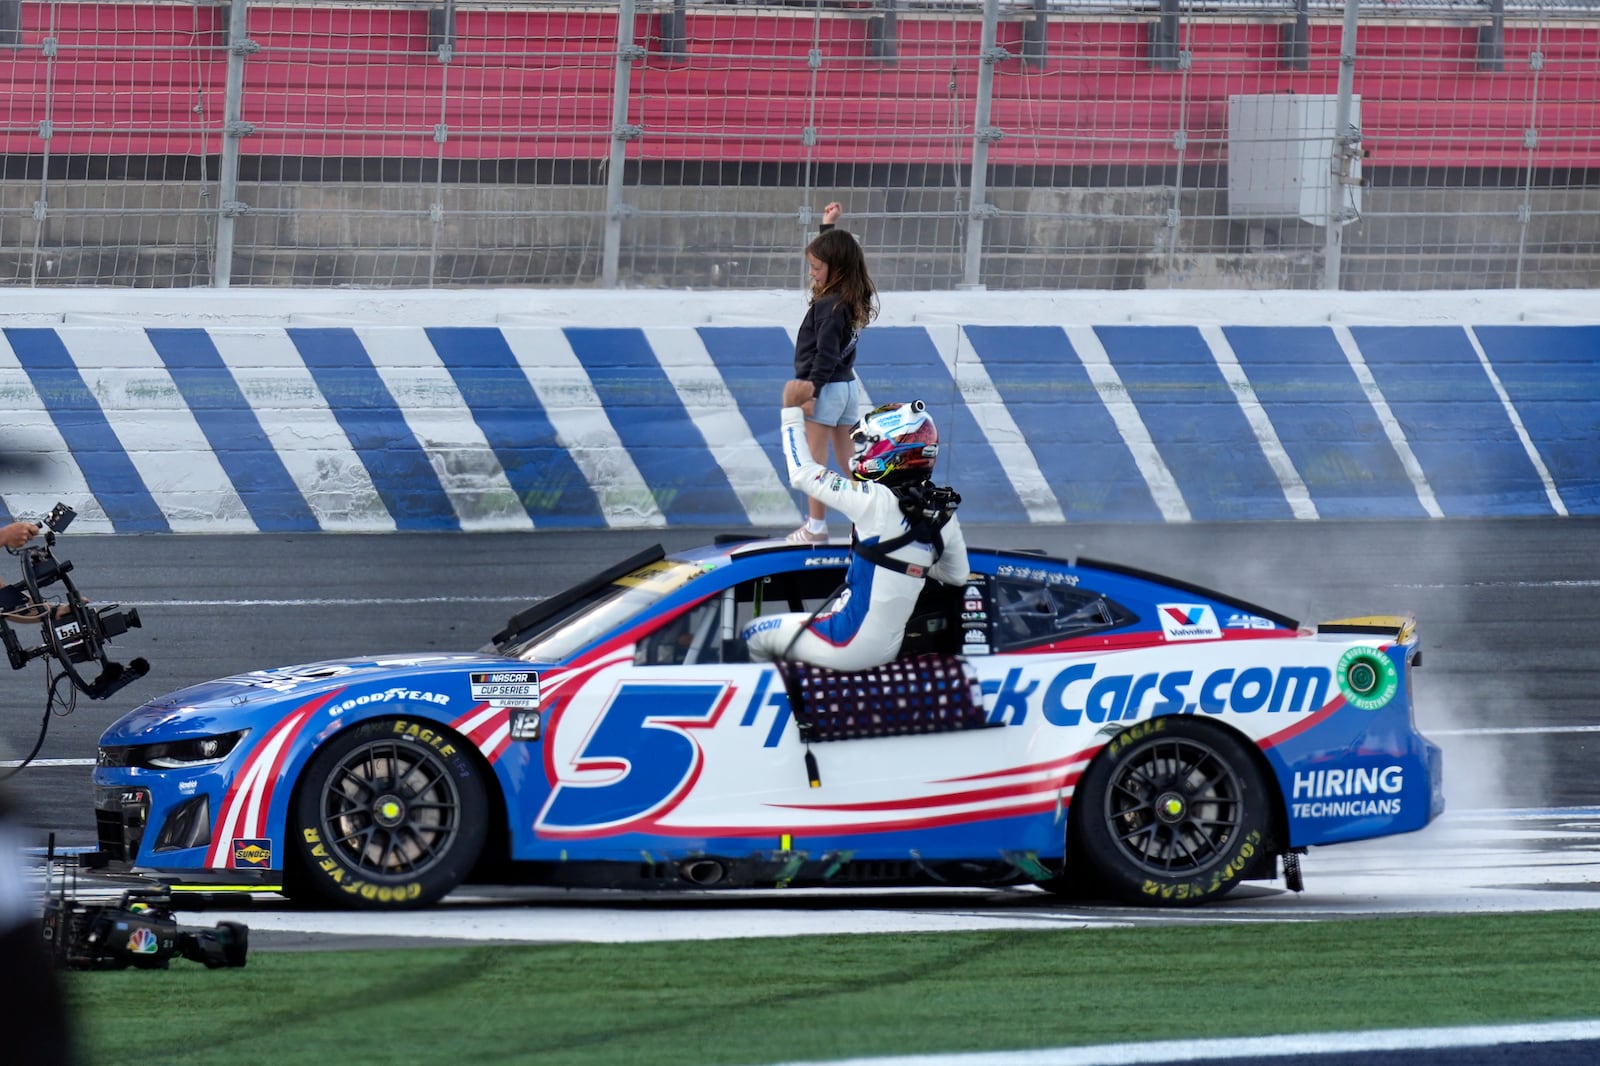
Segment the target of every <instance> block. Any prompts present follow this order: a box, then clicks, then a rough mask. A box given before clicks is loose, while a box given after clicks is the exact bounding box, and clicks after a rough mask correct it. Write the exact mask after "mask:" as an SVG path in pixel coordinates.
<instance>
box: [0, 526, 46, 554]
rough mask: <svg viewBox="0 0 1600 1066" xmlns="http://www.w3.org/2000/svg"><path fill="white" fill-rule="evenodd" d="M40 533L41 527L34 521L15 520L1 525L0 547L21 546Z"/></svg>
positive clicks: (14, 547) (13, 547)
mask: <svg viewBox="0 0 1600 1066" xmlns="http://www.w3.org/2000/svg"><path fill="white" fill-rule="evenodd" d="M38 535H39V527H38V526H36V525H34V524H33V523H32V522H13V523H11V524H10V525H9V526H0V547H6V548H12V549H16V548H20V547H22V546H23V545H24V544H26V543H28V541H30V540H32V539H33V538H34V537H37V536H38Z"/></svg>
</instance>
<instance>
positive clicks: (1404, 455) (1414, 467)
mask: <svg viewBox="0 0 1600 1066" xmlns="http://www.w3.org/2000/svg"><path fill="white" fill-rule="evenodd" d="M1333 336H1334V339H1335V340H1337V341H1338V342H1339V347H1340V348H1341V349H1343V350H1344V357H1345V359H1346V360H1348V361H1349V363H1350V369H1351V370H1354V371H1355V374H1356V380H1357V381H1359V382H1361V388H1362V389H1363V390H1364V391H1365V392H1366V394H1367V402H1368V403H1370V404H1371V405H1372V409H1373V410H1374V411H1375V412H1377V415H1378V422H1379V423H1380V424H1381V425H1382V426H1383V432H1384V434H1385V435H1387V436H1388V438H1389V446H1390V447H1392V448H1393V449H1394V453H1395V454H1396V455H1398V456H1399V457H1400V465H1401V466H1402V467H1404V468H1405V472H1406V474H1407V476H1409V477H1410V478H1411V484H1412V487H1413V488H1415V489H1416V492H1417V499H1418V500H1420V501H1421V502H1422V509H1423V510H1424V511H1427V512H1428V517H1430V518H1443V517H1444V510H1443V509H1442V508H1441V507H1440V506H1439V501H1438V499H1437V498H1436V497H1435V496H1434V494H1433V486H1432V485H1429V484H1428V475H1427V474H1425V473H1423V471H1422V464H1421V463H1419V462H1418V461H1417V456H1416V453H1415V452H1413V451H1412V450H1411V442H1410V441H1408V440H1406V434H1405V431H1404V430H1403V429H1401V428H1400V420H1399V419H1397V418H1395V416H1394V412H1393V411H1392V410H1390V409H1389V401H1388V400H1386V399H1384V396H1383V390H1382V389H1380V388H1378V382H1377V379H1376V378H1374V377H1373V376H1372V371H1371V369H1369V368H1368V367H1367V360H1366V357H1365V356H1363V355H1362V354H1361V349H1360V348H1358V347H1356V339H1355V337H1353V336H1351V334H1350V327H1349V326H1334V327H1333Z"/></svg>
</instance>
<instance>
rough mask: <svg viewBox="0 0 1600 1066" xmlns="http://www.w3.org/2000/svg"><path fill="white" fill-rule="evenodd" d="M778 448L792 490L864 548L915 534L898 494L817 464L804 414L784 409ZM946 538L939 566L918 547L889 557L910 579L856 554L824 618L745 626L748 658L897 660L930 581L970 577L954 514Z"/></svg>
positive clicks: (826, 662) (783, 617)
mask: <svg viewBox="0 0 1600 1066" xmlns="http://www.w3.org/2000/svg"><path fill="white" fill-rule="evenodd" d="M780 443H781V444H782V447H783V456H784V460H785V461H786V462H787V464H788V466H789V484H790V485H792V486H794V487H795V488H796V489H799V490H800V491H801V492H804V493H805V494H806V495H808V496H810V497H812V498H813V499H818V500H821V501H822V502H823V503H824V504H826V505H827V506H829V507H831V508H833V509H834V510H837V511H839V512H840V513H841V514H843V515H845V516H846V517H847V518H849V519H850V521H851V522H853V523H854V524H855V536H856V539H857V540H858V541H860V542H861V543H862V544H863V545H867V546H871V545H875V544H878V543H880V542H884V541H888V540H891V539H892V538H894V537H897V536H899V535H901V534H902V533H904V532H906V530H907V529H909V528H910V526H909V524H908V522H907V520H906V518H905V516H904V515H903V514H902V513H901V510H900V501H899V498H898V497H897V496H896V495H895V493H894V490H893V489H890V488H888V487H887V486H884V485H879V484H876V483H874V482H871V481H855V480H852V479H849V478H846V477H844V476H843V475H841V474H838V473H835V472H833V471H831V470H829V469H828V468H827V467H825V466H822V465H821V464H820V463H818V462H817V461H816V460H814V459H813V458H811V449H810V448H809V447H808V446H807V444H806V429H805V415H804V414H803V413H802V411H801V410H800V408H798V407H785V408H784V409H783V427H782V430H781V433H780ZM941 535H942V537H943V540H944V553H943V554H942V555H940V556H939V558H938V559H937V560H935V559H934V557H933V545H932V544H927V543H922V542H919V541H912V542H911V543H909V544H905V545H903V546H901V547H899V548H896V549H895V550H893V551H892V552H890V553H889V558H891V559H895V560H898V561H900V562H903V563H907V564H910V565H911V572H910V573H904V574H902V573H900V572H899V571H897V570H891V569H889V568H887V567H883V566H878V565H876V564H874V563H872V562H870V561H869V560H867V559H865V558H863V557H862V556H861V555H860V554H859V553H857V552H851V554H850V564H849V569H848V570H847V571H846V572H845V588H844V591H843V592H841V593H840V594H839V595H838V596H837V597H836V598H835V599H834V600H833V602H832V603H830V604H828V605H826V606H825V607H824V608H823V610H822V612H821V613H818V614H816V615H812V614H810V613H797V614H774V615H766V616H763V617H761V618H757V619H754V620H753V621H752V622H751V623H750V624H749V625H747V626H745V628H744V632H743V633H742V634H741V636H742V637H743V638H744V639H745V641H746V642H747V643H748V644H749V647H750V657H751V658H752V659H758V660H770V659H798V660H801V661H803V662H808V663H815V664H816V665H818V666H826V667H828V668H830V669H833V670H849V671H854V670H866V669H868V668H870V667H873V666H880V665H882V664H883V663H886V662H889V661H890V660H892V659H894V658H895V657H896V656H897V655H899V654H900V642H901V641H902V640H903V639H905V631H906V621H907V620H908V619H910V617H911V612H912V611H913V610H914V609H915V608H916V604H917V596H918V595H919V594H920V593H921V592H922V586H923V582H924V581H925V579H926V578H930V577H931V578H933V579H935V580H937V581H941V582H943V583H945V584H946V585H956V584H960V583H961V582H963V581H965V580H966V579H967V571H968V563H967V542H966V539H965V538H964V537H963V536H962V535H961V524H960V522H959V520H958V519H957V518H956V517H955V516H954V515H951V516H950V520H949V521H948V522H946V523H945V525H944V528H943V530H942V531H941Z"/></svg>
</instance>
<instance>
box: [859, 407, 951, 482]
mask: <svg viewBox="0 0 1600 1066" xmlns="http://www.w3.org/2000/svg"><path fill="white" fill-rule="evenodd" d="M850 440H851V441H852V442H853V443H854V444H855V453H854V454H853V455H852V456H851V457H850V473H851V474H853V475H854V476H855V477H856V479H857V480H859V481H877V482H880V483H882V484H885V485H897V484H905V483H908V482H915V481H923V480H926V479H927V478H928V477H929V476H930V475H931V474H932V473H933V465H934V463H935V462H937V461H938V459H939V430H938V428H937V427H935V426H934V424H933V416H932V415H930V414H928V408H927V405H926V404H924V403H923V402H922V401H921V400H912V401H911V402H910V403H886V404H881V405H880V406H878V407H874V408H873V409H872V410H871V411H868V412H867V414H866V415H865V416H863V417H862V419H861V421H859V422H857V423H856V424H855V425H854V426H851V427H850Z"/></svg>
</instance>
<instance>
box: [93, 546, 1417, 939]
mask: <svg viewBox="0 0 1600 1066" xmlns="http://www.w3.org/2000/svg"><path fill="white" fill-rule="evenodd" d="M970 555H971V567H972V572H971V574H970V576H969V578H968V580H967V581H966V582H965V583H963V584H962V585H960V586H954V587H951V586H942V585H938V584H937V583H934V582H929V585H928V588H927V590H926V591H925V592H924V595H923V598H922V600H921V602H919V604H918V605H917V610H916V613H915V614H914V615H913V618H912V620H911V623H910V625H909V626H908V628H907V633H906V638H905V642H904V645H903V646H902V648H901V657H900V658H899V659H897V660H896V661H895V662H893V663H890V664H888V665H886V666H884V667H881V668H879V669H877V670H873V671H867V672H864V673H860V674H832V673H831V672H830V671H826V670H820V669H818V668H814V667H810V668H807V667H801V666H796V665H794V664H782V665H781V666H780V665H775V664H773V663H765V662H752V661H750V657H749V654H748V650H747V648H746V646H745V645H744V643H743V641H742V640H741V639H740V637H739V634H740V633H741V632H744V631H745V629H746V627H747V626H749V625H751V624H757V623H759V620H760V618H761V616H762V615H764V614H772V613H776V612H782V611H814V610H822V609H825V607H826V605H827V604H828V603H829V602H830V600H831V598H832V597H833V595H834V594H836V593H837V592H838V591H839V589H840V587H841V581H842V578H843V573H844V568H845V565H846V561H847V558H848V548H847V546H845V545H843V544H820V545H800V544H788V543H783V542H776V541H770V540H747V541H738V540H734V539H732V538H728V539H726V540H725V541H719V542H718V543H717V544H716V545H714V546H707V547H704V548H700V549H696V550H691V551H685V552H679V553H675V554H670V555H669V554H666V553H665V552H663V551H662V550H661V549H660V548H655V549H653V550H651V551H647V552H644V553H641V554H640V555H637V556H635V557H633V558H631V559H628V560H625V561H623V562H621V563H619V564H618V565H616V566H614V567H612V568H610V569H608V570H606V571H605V572H603V573H599V574H596V575H595V576H594V577H592V578H591V579H589V580H587V581H584V582H582V583H580V584H578V585H576V586H574V587H573V588H570V589H568V590H567V591H565V592H563V593H561V594H559V595H556V596H552V597H550V598H548V599H545V600H542V601H539V602H537V603H534V604H532V605H531V606H529V607H528V608H527V609H525V610H523V611H521V612H519V613H518V614H517V615H515V616H514V617H513V618H511V619H510V620H509V622H508V623H507V624H506V626H505V627H504V629H503V630H502V631H501V632H499V633H497V634H495V635H494V637H493V638H492V640H491V641H490V642H489V643H488V644H487V645H486V646H484V647H483V648H481V649H480V650H478V651H477V652H473V653H461V654H432V653H429V654H395V655H387V656H372V657H364V658H352V659H339V660H332V661H327V662H317V663H310V664H305V665H299V666H288V667H280V668H275V669H263V670H252V671H249V672H246V673H240V674H236V675H234V676H232V677H224V678H221V679H219V680H215V681H209V682H205V683H202V684H198V685H194V686H191V687H189V688H185V689H182V690H180V691H177V692H173V693H171V694H170V695H165V696H162V697H160V698H157V699H154V700H151V701H150V702H148V703H146V704H144V705H143V706H141V707H139V708H137V709H136V710H134V711H132V712H130V713H128V714H127V715H125V716H124V717H122V718H121V719H120V720H118V721H116V722H115V723H114V724H112V725H111V726H110V727H109V728H108V729H107V730H106V732H105V733H104V735H103V736H102V738H101V741H100V751H99V758H98V765H97V767H96V769H95V773H94V782H95V803H96V815H97V824H98V835H99V852H98V853H97V854H96V855H95V856H93V858H92V860H91V861H95V862H98V863H100V864H102V865H106V866H110V867H111V868H113V869H116V870H125V871H132V872H137V873H143V874H147V875H151V876H154V877H157V878H160V879H163V880H166V881H168V882H171V883H174V884H193V885H206V884H231V885H237V886H259V887H261V888H262V889H263V890H279V891H282V892H284V893H285V894H287V895H289V896H290V897H292V898H294V899H297V900H299V899H304V900H307V901H310V902H312V903H324V904H326V903H332V904H335V905H340V904H342V905H347V906H353V907H364V908H400V907H412V906H420V905H425V904H428V903H431V902H433V901H436V900H438V899H439V898H441V897H442V896H444V895H445V894H447V893H449V892H451V891H452V890H453V889H455V888H457V886H459V885H462V884H464V883H498V884H506V883H524V884H541V885H552V886H566V887H611V888H628V889H641V888H665V889H673V888H677V889H682V888H691V889H698V888H715V887H730V888H732V887H737V888H750V887H760V886H768V887H784V886H906V885H930V884H937V885H1018V884H1037V885H1040V886H1043V887H1044V888H1046V889H1049V890H1051V891H1055V892H1059V893H1063V894H1071V895H1074V896H1078V897H1080V898H1102V899H1115V900H1121V901H1126V902H1133V903H1147V904H1153V905H1169V906H1175V905H1191V904H1195V903H1201V902H1205V901H1208V900H1215V899H1218V898H1220V897H1222V896H1223V895H1225V894H1226V893H1228V892H1229V891H1231V890H1232V889H1234V888H1235V887H1237V886H1238V885H1239V884H1240V883H1241V882H1243V881H1246V880H1276V879H1278V878H1279V877H1280V876H1281V877H1282V878H1283V879H1284V880H1285V882H1286V883H1287V885H1288V887H1290V888H1295V889H1298V888H1299V887H1300V885H1299V883H1298V882H1299V857H1300V855H1302V854H1303V853H1304V852H1305V850H1306V849H1307V848H1310V847H1314V846H1321V845H1329V844H1338V843H1341V842H1345V841H1353V840H1363V839H1368V838H1372V837H1380V836H1385V835H1388V834H1394V833H1403V832H1409V831H1413V830H1417V829H1421V828H1422V827H1424V826H1426V825H1427V824H1428V823H1429V821H1430V820H1432V819H1433V818H1434V817H1435V816H1437V815H1438V814H1439V813H1440V812H1441V811H1442V809H1443V795H1442V790H1441V759H1440V752H1439V749H1438V748H1437V747H1436V746H1435V745H1433V744H1432V743H1430V742H1429V741H1428V740H1427V739H1426V738H1424V737H1423V736H1422V735H1420V734H1419V733H1418V731H1417V729H1416V727H1415V725H1414V723H1413V719H1412V679H1413V675H1414V672H1415V669H1416V668H1417V667H1418V666H1419V665H1420V653H1419V650H1418V643H1417V631H1416V626H1415V624H1414V621H1413V620H1412V619H1410V618H1409V617H1403V616H1392V617H1391V616H1376V617H1367V618H1357V619H1345V620H1341V621H1337V622H1324V623H1321V624H1317V625H1302V624H1300V623H1299V622H1297V621H1295V620H1293V619H1290V618H1287V617H1284V616H1282V615H1279V614H1276V613H1274V612H1273V611H1270V610H1267V609H1265V608H1262V607H1258V606H1254V605H1252V604H1249V603H1245V602H1242V601H1240V600H1238V599H1235V598H1233V597H1230V596H1227V595H1224V594H1222V593H1219V592H1215V591H1210V590H1207V589H1203V588H1200V587H1197V586H1195V585H1191V584H1188V583H1185V582H1181V581H1176V580H1172V579H1169V578H1164V577H1161V576H1158V575H1155V574H1151V573H1147V572H1143V571H1139V570H1134V569H1130V568H1126V567H1122V566H1118V565H1114V564H1110V563H1105V562H1098V561H1092V560H1088V559H1075V560H1067V559H1060V558H1052V557H1049V556H1046V555H1043V554H1039V553H1035V552H1030V551H1014V550H986V549H972V550H971V551H970Z"/></svg>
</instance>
